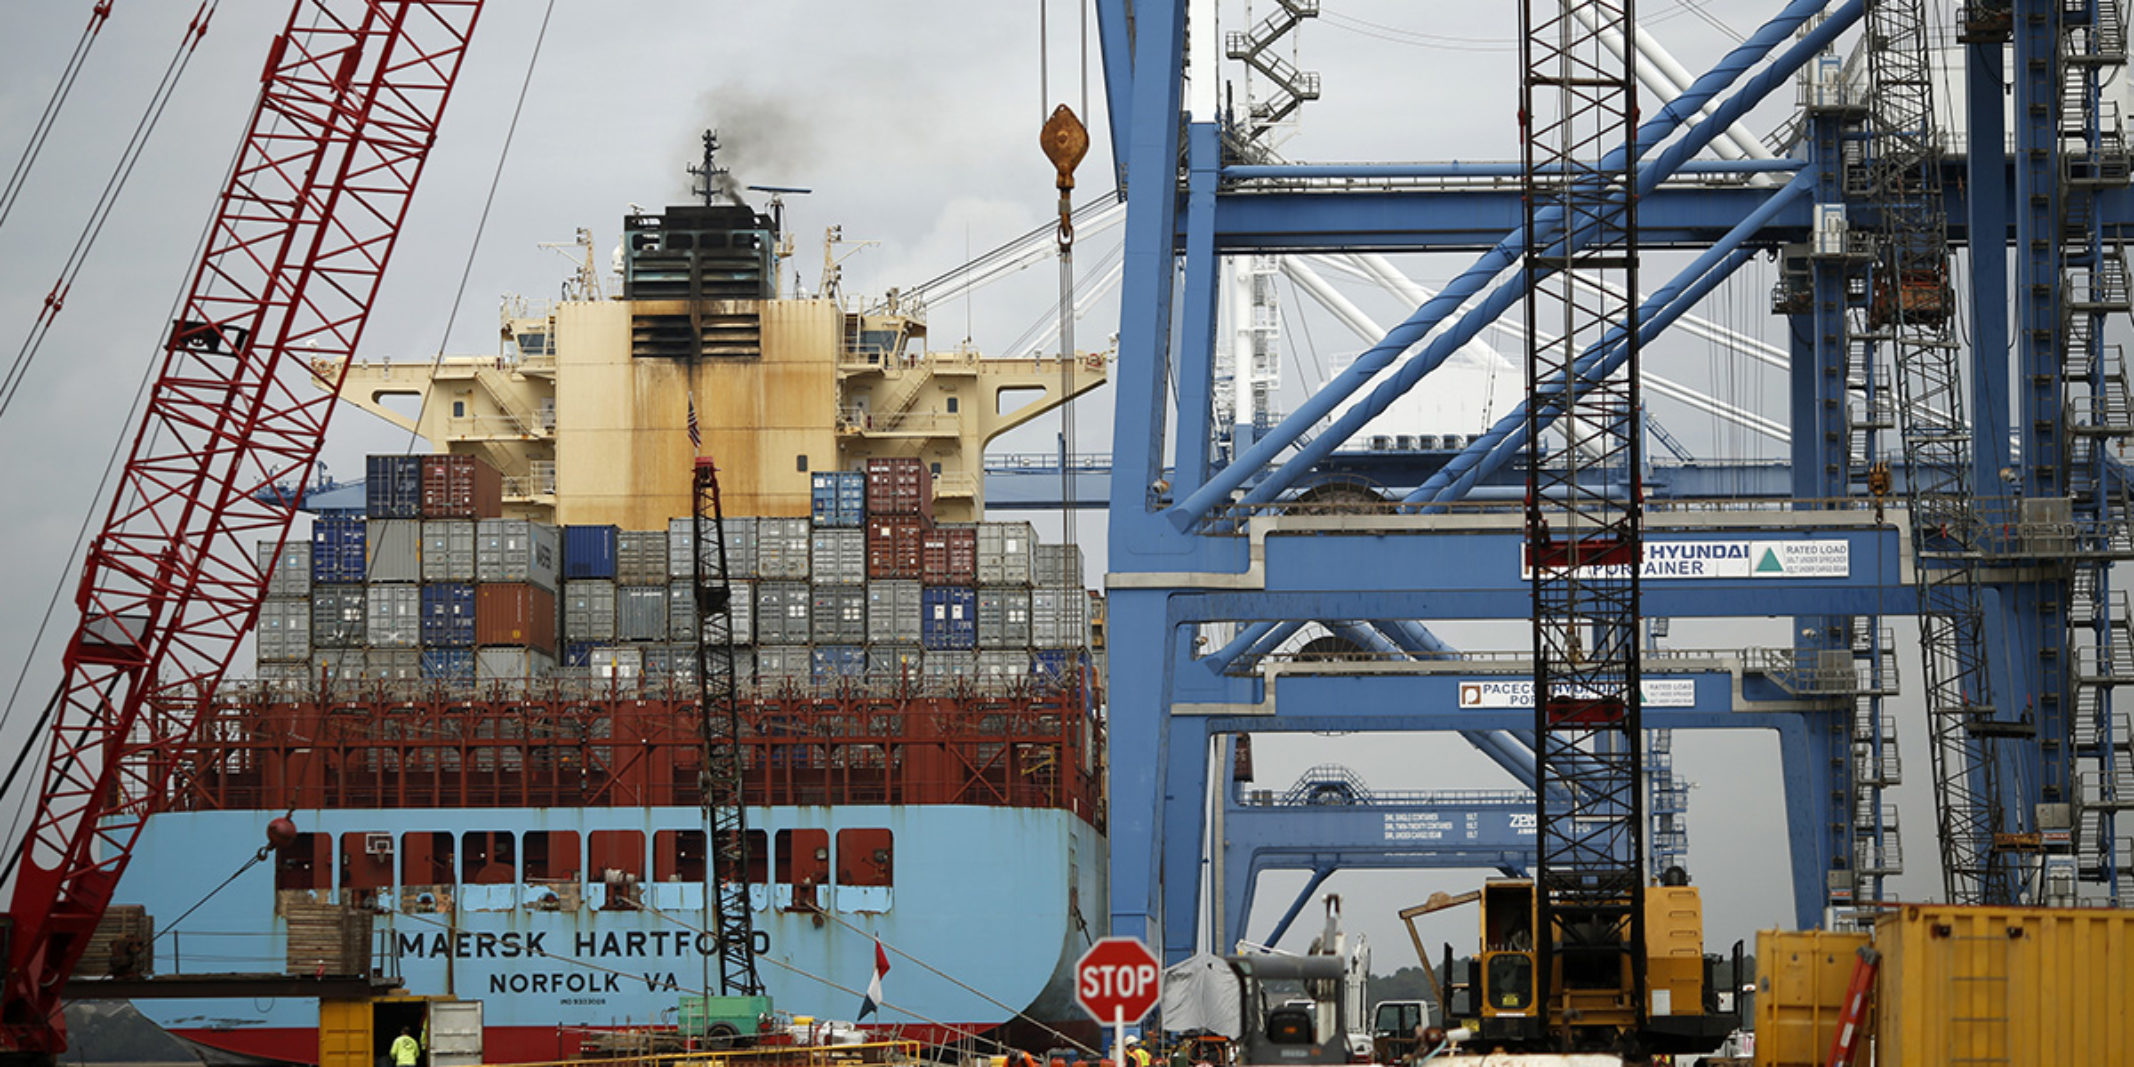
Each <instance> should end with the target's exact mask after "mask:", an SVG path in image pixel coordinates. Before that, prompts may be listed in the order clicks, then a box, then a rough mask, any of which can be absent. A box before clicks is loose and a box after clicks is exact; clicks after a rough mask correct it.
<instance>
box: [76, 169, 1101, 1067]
mask: <svg viewBox="0 0 2134 1067" xmlns="http://www.w3.org/2000/svg"><path fill="white" fill-rule="evenodd" d="M586 244H587V253H588V255H587V263H586V267H585V269H584V270H582V271H581V272H580V276H579V278H578V280H577V283H576V286H575V287H574V289H573V290H572V291H569V292H567V293H566V298H565V299H563V300H559V301H557V302H555V303H553V304H548V305H542V306H538V307H536V306H531V305H527V304H525V303H523V302H518V301H513V302H510V303H509V304H508V305H507V308H506V314H505V316H504V329H503V330H502V331H501V336H502V343H501V347H500V350H499V352H498V353H497V354H495V355H484V356H469V357H453V358H446V359H441V360H439V361H436V362H435V363H414V364H410V363H407V362H399V363H394V362H390V361H379V362H376V363H360V362H359V363H357V364H355V365H352V366H351V367H349V368H348V373H347V375H346V377H345V379H341V380H344V381H345V385H344V386H343V397H344V399H346V400H347V401H349V402H352V403H354V404H356V405H358V406H360V407H363V408H366V409H368V410H370V411H372V412H374V413H376V414H378V415H380V416H381V417H384V418H386V419H388V420H391V421H393V422H395V423H396V424H398V425H401V426H403V427H405V428H407V429H409V430H411V431H413V432H415V433H419V434H421V435H422V436H423V437H425V438H426V439H427V440H428V441H430V442H431V444H432V446H433V448H434V449H435V451H434V452H433V453H432V454H427V455H388V456H374V457H371V459H370V460H369V463H368V467H367V470H366V475H367V477H366V478H365V480H364V482H363V484H362V485H361V486H360V488H347V489H342V490H339V491H336V492H323V493H313V494H311V495H310V496H309V498H308V499H307V500H306V501H305V507H306V509H307V510H309V511H311V512H313V513H314V515H315V518H314V520H313V523H312V527H311V531H310V534H309V537H308V538H302V537H297V538H292V539H291V542H290V543H289V544H287V545H280V546H277V545H274V544H262V545H261V546H260V548H259V552H260V564H261V566H262V568H264V569H265V570H266V572H267V574H268V575H269V580H268V599H267V601H266V603H265V606H264V608H263V609H262V612H261V616H260V622H259V626H258V629H257V631H256V634H255V641H256V654H257V672H256V675H257V677H256V679H254V680H249V681H235V682H229V683H226V684H225V685H224V686H223V687H222V689H221V690H220V691H219V692H218V693H217V694H216V695H215V697H214V700H213V705H212V709H211V711H209V712H208V713H207V714H206V716H205V719H204V724H203V726H202V728H201V729H200V730H199V731H198V733H197V737H198V741H197V742H196V743H195V744H194V745H192V746H191V747H190V748H189V749H188V750H186V752H185V753H184V755H183V756H182V758H180V761H179V762H180V767H179V768H178V770H177V771H176V773H175V774H174V776H173V779H174V781H175V782H176V783H178V784H177V785H176V786H175V787H174V789H173V791H172V794H171V795H170V797H169V798H168V801H167V804H166V805H165V806H164V808H163V810H161V811H160V812H159V813H157V814H156V815H154V816H153V817H152V818H151V819H150V820H149V824H148V827H147V829H146V830H145V831H144V833H143V835H142V838H141V841H140V844H139V847H138V850H137V856H136V859H137V862H136V863H135V864H134V865H133V867H132V873H131V875H129V876H128V877H127V878H126V879H125V881H124V882H123V883H122V885H121V886H120V888H119V891H118V897H117V901H116V903H117V904H118V905H120V906H119V907H117V908H115V909H114V913H113V919H112V920H111V921H114V922H117V923H119V924H120V925H123V924H124V923H126V922H129V921H131V922H138V923H144V924H149V925H151V926H153V924H154V923H156V921H157V920H161V921H162V922H163V923H165V924H168V925H167V928H166V929H162V930H160V934H161V936H153V937H150V938H148V939H147V940H148V941H149V942H150V943H152V944H153V945H154V953H155V956H156V957H157V958H156V959H155V961H154V964H153V967H154V969H155V970H157V971H161V972H164V973H200V972H210V971H262V970H265V971H272V970H282V969H286V970H287V972H289V973H295V974H305V975H310V974H318V975H326V974H368V975H372V976H375V977H378V978H380V979H382V980H397V982H398V983H399V984H400V985H401V986H403V987H404V988H405V989H406V990H407V992H408V993H410V994H415V995H450V996H456V997H459V998H464V999H480V1000H483V1001H485V1002H486V1004H485V1007H486V1017H485V1024H484V1025H485V1052H484V1056H485V1058H486V1059H487V1060H488V1061H490V1062H529V1061H543V1060H556V1059H564V1058H570V1057H572V1056H574V1055H579V1054H581V1052H582V1051H584V1050H586V1049H587V1048H589V1047H592V1046H594V1045H597V1044H598V1043H599V1041H600V1040H601V1036H602V1035H603V1033H604V1032H612V1031H615V1030H628V1029H632V1028H642V1027H655V1028H656V1027H662V1026H672V1025H674V1024H675V1022H676V1011H677V1004H678V1001H679V1000H680V998H682V997H683V996H685V995H687V994H692V993H697V992H701V991H703V990H705V989H707V988H710V989H711V991H712V992H718V990H717V989H716V988H715V987H716V984H717V963H716V958H715V956H714V955H712V954H711V948H712V945H711V943H710V942H711V938H710V936H709V935H708V934H707V933H706V932H705V931H707V930H709V929H711V927H712V923H711V921H710V920H711V916H710V912H709V909H708V906H707V901H706V873H707V872H706V865H707V852H706V848H705V841H706V838H705V818H704V804H705V800H706V798H705V796H704V785H703V774H702V757H703V751H702V747H701V745H702V736H701V733H700V730H699V726H698V723H699V718H698V712H697V701H698V686H697V681H696V678H695V676H694V671H695V667H696V651H695V639H696V634H695V632H694V626H695V618H696V617H695V613H694V612H693V610H692V608H693V602H692V599H691V597H692V593H691V589H692V580H693V576H692V568H693V567H694V566H696V563H695V557H696V553H695V551H694V548H695V546H694V545H693V543H692V532H691V530H692V527H691V519H690V518H689V515H690V514H691V508H692V497H691V492H692V486H691V478H692V466H693V456H694V455H695V452H696V449H695V448H694V447H693V446H692V444H691V442H690V439H689V438H690V432H689V430H688V429H687V424H688V423H690V422H692V421H699V420H700V424H701V438H702V448H703V451H704V452H705V453H706V454H708V455H711V456H713V457H715V458H716V460H717V462H718V465H719V469H720V479H721V482H722V484H723V487H724V499H725V501H726V507H725V511H726V514H727V516H728V518H727V520H726V522H725V523H724V531H725V532H724V539H725V547H726V553H725V559H726V564H725V565H726V567H727V569H728V573H727V577H728V578H729V580H730V581H731V582H732V583H733V588H734V590H735V594H736V595H735V597H734V604H733V612H734V619H733V623H734V625H733V630H734V642H735V644H736V646H737V649H736V665H737V677H738V679H739V684H740V691H741V694H742V697H743V699H742V701H741V731H740V746H741V762H742V766H743V773H744V779H745V781H744V791H745V795H746V819H747V825H748V827H749V831H748V833H749V843H750V847H749V855H750V865H749V870H748V880H749V889H750V894H751V899H752V903H753V909H754V915H753V918H754V927H755V930H756V931H757V943H758V949H759V953H760V960H761V963H762V965H761V966H760V967H759V970H760V971H761V973H762V976H763V979H764V981H765V984H766V985H767V987H768V988H767V990H766V991H767V992H768V993H769V994H770V995H771V996H772V997H773V998H774V1000H775V1002H776V1004H777V1005H778V1007H779V1008H780V1009H784V1010H789V1011H794V1012H806V1013H809V1014H817V1015H836V1016H847V1017H849V1015H850V1014H851V1013H853V1012H855V1011H856V1010H857V1008H858V1007H859V997H858V993H859V991H861V990H864V989H865V988H866V986H867V984H868V980H869V978H870V975H871V973H872V970H873V967H874V960H875V942H876V939H877V938H879V940H880V942H881V943H882V944H883V945H884V946H885V947H886V948H887V950H889V951H890V952H891V958H892V960H893V961H894V962H893V963H892V972H893V973H891V974H890V975H889V976H888V978H887V979H886V980H885V982H884V984H883V991H884V996H885V998H886V1000H887V1001H888V1003H887V1005H886V1006H885V1007H884V1008H883V1010H882V1013H881V1016H880V1017H879V1018H878V1019H875V1020H870V1022H879V1023H882V1024H884V1025H885V1026H887V1027H889V1028H892V1029H895V1030H898V1031H900V1032H902V1033H904V1034H906V1035H911V1036H924V1037H932V1038H941V1037H953V1036H955V1035H956V1034H957V1033H959V1032H963V1031H983V1030H986V1029H988V1028H990V1027H994V1026H998V1025H1000V1024H1003V1023H1009V1022H1011V1021H1013V1020H1015V1019H1017V1018H1023V1019H1025V1020H1041V1021H1048V1022H1049V1021H1058V1020H1064V1019H1067V1018H1070V1017H1071V1016H1072V1015H1073V1001H1072V990H1071V983H1070V981H1069V975H1070V972H1071V968H1072V965H1073V962H1074V960H1075V959H1076V958H1077V956H1078V955H1079V954H1080V952H1081V951H1082V950H1083V949H1084V948H1086V947H1087V946H1088V945H1089V944H1090V943H1091V942H1092V941H1093V940H1094V939H1095V938H1098V937H1101V936H1103V934H1104V930H1103V924H1104V922H1105V916H1106V914H1107V908H1106V906H1105V900H1106V889H1105V884H1104V872H1105V854H1106V839H1105V819H1106V810H1105V797H1104V791H1103V788H1104V787H1103V783H1104V780H1105V776H1104V767H1103V753H1104V716H1103V691H1102V685H1101V681H1100V680H1101V678H1102V677H1103V604H1102V600H1101V598H1100V597H1098V596H1097V595H1096V594H1093V593H1091V592H1090V591H1089V590H1087V589H1086V588H1085V583H1084V581H1083V575H1082V564H1081V557H1080V553H1079V550H1078V549H1077V548H1076V547H1075V546H1073V545H1045V544H1040V543H1038V539H1037V537H1036V534H1035V531H1034V530H1033V529H1032V527H1031V526H1030V525H1029V524H1028V523H1020V522H985V521H981V520H982V518H983V507H984V498H983V485H982V482H981V481H980V479H979V477H978V471H979V470H980V469H981V467H982V462H981V460H982V455H983V450H984V447H985V444H986V442H987V441H988V440H990V439H991V438H992V437H994V436H995V435H997V434H999V433H1001V432H1003V431H1005V430H1007V429H1009V428H1011V427H1013V426H1014V425H1017V424H1019V423H1021V422H1024V421H1027V420H1028V419H1030V418H1032V417H1034V416H1036V415H1037V414H1040V413H1042V412H1043V411H1045V410H1048V409H1050V408H1053V407H1055V406H1056V405H1058V404H1059V403H1060V402H1062V401H1063V400H1065V399H1066V398H1067V397H1069V396H1072V395H1074V394H1075V393H1078V392H1081V391H1085V390H1086V389H1088V388H1091V387H1094V386H1095V385H1097V384H1100V383H1101V382H1102V380H1103V377H1104V367H1103V363H1102V361H1101V360H1100V359H1090V358H1088V357H1080V356H1078V357H1074V358H1071V359H1068V360H1066V361H1065V362H1066V365H1065V366H1062V361H1061V360H1058V359H1039V360H1031V359H1017V360H1013V361H996V360H989V359H984V358H980V357H979V356H977V355H976V354H975V353H973V352H970V351H969V350H968V349H964V348H959V349H957V350H955V351H952V352H945V353H934V352H929V351H927V349H926V344H925V326H924V315H923V309H914V308H897V307H896V306H895V305H894V304H893V303H891V304H887V305H884V306H879V307H875V308H872V309H870V310H866V311H857V310H850V309H848V308H847V307H846V306H845V304H844V301H842V300H841V299H839V297H838V295H837V293H836V292H835V289H834V283H833V284H832V285H826V287H825V291H824V292H821V293H819V294H817V295H816V296H814V297H812V298H802V297H799V296H784V295H781V294H780V293H778V291H777V288H778V286H777V274H778V264H779V263H780V262H781V261H782V258H783V256H784V255H786V254H789V253H790V244H789V242H786V241H784V239H783V238H782V236H781V234H780V233H779V225H778V222H777V220H775V219H773V218H772V217H770V216H768V215H765V214H762V213H758V212H756V211H754V210H753V209H751V208H748V207H745V206H741V205H739V204H737V203H706V204H702V205H688V206H682V207H675V208H670V209H668V210H667V211H666V212H665V213H664V214H659V215H652V214H638V215H632V216H630V217H628V218H627V219H626V220H625V222H624V243H623V248H622V250H621V251H620V252H619V253H618V259H619V261H620V262H619V266H620V270H621V273H622V279H621V292H620V294H619V296H615V297H609V296H607V295H606V294H604V293H603V292H602V291H601V290H602V288H603V279H601V278H600V277H598V276H597V275H596V274H595V271H594V269H593V267H592V265H591V264H592V259H591V254H590V243H589V242H587V243H586ZM339 369H340V368H339V367H338V366H335V367H331V368H322V374H321V380H324V381H333V380H337V378H339V375H338V371H339ZM324 371H331V373H324ZM1007 390H1021V391H1023V395H1030V396H1033V397H1034V399H1032V400H1030V401H1029V402H1027V403H1025V404H1023V405H1022V406H1021V407H1018V408H1014V409H1012V410H1006V411H1003V410H1002V406H1001V403H1000V397H1001V395H1002V394H1003V392H1005V391H1007ZM395 394H403V395H404V394H414V395H417V396H419V397H420V398H421V400H420V403H419V409H420V414H419V415H417V416H415V417H412V418H411V417H408V416H406V415H404V414H401V411H402V410H404V408H401V407H396V406H393V405H392V404H390V403H389V402H388V401H389V399H390V398H391V397H393V396H394V395H395ZM278 817H285V818H287V819H288V820H290V821H291V822H293V823H294V825H295V828H296V829H295V832H294V834H293V836H290V837H288V838H287V840H286V843H285V844H281V845H280V846H279V847H276V848H273V849H272V850H271V851H270V852H269V853H268V854H267V855H266V856H265V858H264V861H263V862H261V863H259V864H258V865H257V866H254V867H251V868H249V869H246V870H244V871H243V872H242V873H241V874H239V875H238V876H237V877H236V878H235V879H234V881H231V882H229V883H228V884H227V885H226V886H221V887H220V888H219V889H218V886H219V885H220V884H221V883H222V882H223V881H224V879H225V878H226V877H228V872H229V870H230V869H231V867H232V866H233V865H234V864H233V862H225V861H226V860H232V858H233V857H234V858H235V859H237V860H241V859H242V857H243V855H245V854H249V852H250V850H251V849H252V848H253V846H254V844H256V843H257V841H258V840H259V835H260V834H261V831H262V828H263V827H265V826H267V825H268V824H269V823H270V822H271V821H272V820H274V819H276V818H278ZM188 909H192V910H190V911H188ZM181 914H182V921H178V920H179V919H180V917H181ZM166 917H168V918H166ZM102 958H103V957H102V956H101V955H99V954H97V953H95V952H92V953H91V957H90V959H91V961H92V965H94V964H95V963H96V961H99V960H101V959H102ZM141 1008H142V1010H143V1011H144V1012H145V1013H147V1014H148V1015H149V1016H150V1017H151V1018H152V1019H153V1020H154V1021H156V1022H157V1023H159V1024H161V1025H163V1026H165V1027H166V1028H168V1029H170V1030H171V1031H172V1032H174V1033H176V1034H178V1035H179V1036H181V1037H185V1038H187V1039H190V1040H194V1041H197V1042H200V1043H203V1044H206V1045H209V1046H213V1047H216V1048H220V1049H224V1050H229V1051H232V1052H238V1053H244V1054H250V1055H255V1056H261V1057H269V1058H273V1059H277V1060H283V1061H290V1062H311V1061H314V1060H315V1059H316V1058H317V1055H318V1026H319V1007H318V1003H317V1002H316V1001H311V1000H299V999H265V1000H252V1001H237V1002H233V1001H220V1000H148V1001H142V1002H141Z"/></svg>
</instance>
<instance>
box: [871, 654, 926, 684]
mask: <svg viewBox="0 0 2134 1067" xmlns="http://www.w3.org/2000/svg"><path fill="white" fill-rule="evenodd" d="M925 674H926V656H925V654H924V653H923V652H921V651H920V650H919V646H917V645H868V646H867V684H868V685H897V684H900V683H903V682H907V681H909V682H917V681H918V680H919V679H920V678H922V677H924V676H925Z"/></svg>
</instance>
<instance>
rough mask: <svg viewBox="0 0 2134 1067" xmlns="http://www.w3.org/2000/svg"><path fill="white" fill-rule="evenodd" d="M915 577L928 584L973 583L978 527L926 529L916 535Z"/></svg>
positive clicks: (976, 566) (975, 580)
mask: <svg viewBox="0 0 2134 1067" xmlns="http://www.w3.org/2000/svg"><path fill="white" fill-rule="evenodd" d="M919 578H920V580H921V581H923V582H925V583H926V584H928V585H977V584H978V529H977V528H976V527H973V526H951V527H945V528H942V529H938V530H928V531H926V533H925V534H923V535H922V536H921V537H920V538H919Z"/></svg>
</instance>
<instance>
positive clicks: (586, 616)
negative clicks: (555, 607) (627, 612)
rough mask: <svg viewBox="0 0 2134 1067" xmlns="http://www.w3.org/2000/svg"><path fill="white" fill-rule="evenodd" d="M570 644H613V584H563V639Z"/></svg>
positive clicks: (595, 582) (591, 582) (586, 582)
mask: <svg viewBox="0 0 2134 1067" xmlns="http://www.w3.org/2000/svg"><path fill="white" fill-rule="evenodd" d="M562 640H564V641H565V642H568V643H570V644H579V643H582V642H589V641H613V640H615V583H614V582H608V581H576V582H565V583H563V637H562Z"/></svg>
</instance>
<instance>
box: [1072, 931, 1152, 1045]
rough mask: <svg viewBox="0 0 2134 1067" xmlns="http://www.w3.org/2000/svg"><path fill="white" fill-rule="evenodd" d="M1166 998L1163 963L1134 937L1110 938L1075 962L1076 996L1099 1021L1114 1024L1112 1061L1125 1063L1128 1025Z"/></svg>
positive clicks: (1137, 1020)
mask: <svg viewBox="0 0 2134 1067" xmlns="http://www.w3.org/2000/svg"><path fill="white" fill-rule="evenodd" d="M1162 998H1163V966H1162V964H1161V963H1159V962H1158V961H1157V959H1156V955H1155V953H1152V952H1150V951H1149V949H1148V946H1147V945H1144V944H1142V943H1141V942H1139V941H1137V940H1135V939H1133V938H1131V937H1107V938H1105V939H1104V940H1102V941H1099V942H1097V943H1096V944H1094V945H1091V946H1089V951H1087V952H1084V953H1082V958H1081V960H1080V962H1077V963H1076V964H1075V965H1074V999H1075V1001H1076V1002H1078V1003H1080V1004H1081V1005H1082V1010H1083V1011H1086V1012H1088V1013H1089V1017H1090V1018H1092V1019H1095V1020H1096V1021H1097V1022H1098V1023H1104V1022H1107V1021H1108V1022H1110V1023H1111V1048H1112V1061H1113V1062H1114V1063H1115V1064H1117V1065H1118V1067H1127V1063H1126V1024H1127V1023H1130V1022H1136V1023H1137V1022H1140V1021H1141V1019H1142V1017H1143V1016H1145V1015H1147V1014H1148V1013H1149V1009H1150V1008H1153V1007H1155V1006H1156V1002H1157V1001H1158V1000H1161V999H1162Z"/></svg>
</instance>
